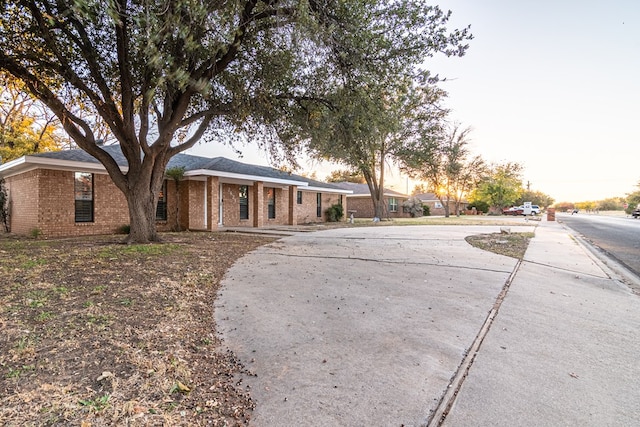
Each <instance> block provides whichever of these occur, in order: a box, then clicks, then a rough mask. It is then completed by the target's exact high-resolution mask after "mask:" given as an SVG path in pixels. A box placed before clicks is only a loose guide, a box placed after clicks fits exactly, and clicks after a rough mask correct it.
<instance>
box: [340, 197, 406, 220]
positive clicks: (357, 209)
mask: <svg viewBox="0 0 640 427" xmlns="http://www.w3.org/2000/svg"><path fill="white" fill-rule="evenodd" d="M347 199H348V200H349V212H347V213H346V215H347V216H349V215H350V214H351V213H353V217H354V218H373V217H374V216H375V211H374V209H373V201H372V200H371V196H370V195H367V196H350V197H347ZM406 200H407V199H406V198H403V197H395V202H396V204H395V206H396V208H395V211H393V210H392V209H391V208H390V204H389V203H390V197H384V203H385V207H386V210H385V216H384V218H410V217H411V215H410V214H409V213H408V212H404V209H403V208H402V204H403V203H404V202H405V201H406Z"/></svg>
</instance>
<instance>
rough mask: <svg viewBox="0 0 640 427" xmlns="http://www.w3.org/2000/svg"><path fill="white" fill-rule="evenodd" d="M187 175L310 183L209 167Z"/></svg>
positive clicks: (297, 183)
mask: <svg viewBox="0 0 640 427" xmlns="http://www.w3.org/2000/svg"><path fill="white" fill-rule="evenodd" d="M184 176H185V177H195V176H217V177H220V178H230V179H237V180H244V181H260V182H268V183H273V184H281V185H297V186H298V187H305V188H306V187H307V186H308V185H309V184H308V183H306V182H303V181H294V180H290V179H282V178H271V177H267V176H259V175H246V174H241V173H233V172H223V171H216V170H209V169H195V170H190V171H187V172H185V174H184Z"/></svg>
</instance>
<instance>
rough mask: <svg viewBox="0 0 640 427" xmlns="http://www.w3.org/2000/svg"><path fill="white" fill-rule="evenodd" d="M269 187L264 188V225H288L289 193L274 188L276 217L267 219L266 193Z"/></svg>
mask: <svg viewBox="0 0 640 427" xmlns="http://www.w3.org/2000/svg"><path fill="white" fill-rule="evenodd" d="M269 188H271V187H266V186H265V187H264V207H263V218H264V225H287V224H289V191H288V190H283V189H282V188H275V195H276V200H275V202H276V217H275V218H269V206H268V192H267V190H268V189H269ZM294 202H295V200H294Z"/></svg>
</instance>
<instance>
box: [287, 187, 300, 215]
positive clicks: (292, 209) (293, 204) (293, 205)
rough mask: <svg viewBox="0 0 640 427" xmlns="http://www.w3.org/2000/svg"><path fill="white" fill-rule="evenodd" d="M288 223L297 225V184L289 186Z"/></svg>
mask: <svg viewBox="0 0 640 427" xmlns="http://www.w3.org/2000/svg"><path fill="white" fill-rule="evenodd" d="M288 224H289V225H298V186H297V185H290V186H289V222H288Z"/></svg>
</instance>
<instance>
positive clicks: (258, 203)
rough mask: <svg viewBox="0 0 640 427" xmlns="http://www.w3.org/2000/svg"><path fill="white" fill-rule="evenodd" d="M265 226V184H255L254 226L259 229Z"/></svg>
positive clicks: (258, 182) (257, 182)
mask: <svg viewBox="0 0 640 427" xmlns="http://www.w3.org/2000/svg"><path fill="white" fill-rule="evenodd" d="M263 225H264V182H262V181H256V182H254V183H253V226H254V227H256V228H258V227H262V226H263Z"/></svg>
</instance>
